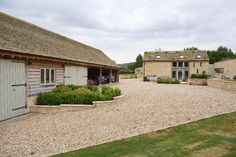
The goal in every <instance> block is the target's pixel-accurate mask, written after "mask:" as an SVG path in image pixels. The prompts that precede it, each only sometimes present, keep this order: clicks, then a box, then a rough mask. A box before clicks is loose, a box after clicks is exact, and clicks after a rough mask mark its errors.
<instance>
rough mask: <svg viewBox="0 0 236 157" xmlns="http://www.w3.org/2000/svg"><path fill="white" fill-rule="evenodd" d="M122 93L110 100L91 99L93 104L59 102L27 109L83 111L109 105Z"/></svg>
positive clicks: (46, 111) (50, 111)
mask: <svg viewBox="0 0 236 157" xmlns="http://www.w3.org/2000/svg"><path fill="white" fill-rule="evenodd" d="M123 96H124V95H120V96H117V97H114V98H113V100H110V101H93V104H61V105H58V106H56V105H54V106H50V105H30V106H29V111H30V112H33V113H59V112H71V111H84V110H88V109H92V108H95V107H100V106H106V105H110V104H112V103H114V102H116V101H117V100H119V99H120V98H122V97H123Z"/></svg>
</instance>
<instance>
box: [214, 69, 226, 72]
mask: <svg viewBox="0 0 236 157" xmlns="http://www.w3.org/2000/svg"><path fill="white" fill-rule="evenodd" d="M215 72H216V73H224V68H215Z"/></svg>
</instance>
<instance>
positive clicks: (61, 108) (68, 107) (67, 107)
mask: <svg viewBox="0 0 236 157" xmlns="http://www.w3.org/2000/svg"><path fill="white" fill-rule="evenodd" d="M93 107H95V105H75V104H73V105H72V104H62V105H58V106H48V105H31V106H29V110H30V112H34V113H58V112H68V111H83V110H87V109H90V108H93Z"/></svg>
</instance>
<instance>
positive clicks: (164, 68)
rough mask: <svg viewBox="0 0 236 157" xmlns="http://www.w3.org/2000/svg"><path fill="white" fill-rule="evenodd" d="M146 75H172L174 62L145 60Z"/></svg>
mask: <svg viewBox="0 0 236 157" xmlns="http://www.w3.org/2000/svg"><path fill="white" fill-rule="evenodd" d="M143 66H144V76H150V75H156V76H157V77H169V78H170V77H171V68H172V62H144V65H143Z"/></svg>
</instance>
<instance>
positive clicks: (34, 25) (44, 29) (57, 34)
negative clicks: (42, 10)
mask: <svg viewBox="0 0 236 157" xmlns="http://www.w3.org/2000/svg"><path fill="white" fill-rule="evenodd" d="M0 14H3V15H4V16H8V17H10V18H12V19H14V20H17V21H20V22H22V23H25V24H27V25H31V26H33V27H36V28H37V29H40V30H42V31H46V32H48V33H50V34H52V35H56V36H59V37H60V38H64V39H66V40H69V41H72V42H76V43H79V44H81V45H83V46H86V47H89V48H92V49H96V50H99V51H102V50H100V49H98V48H95V47H93V46H89V45H87V44H84V43H82V42H79V41H77V40H75V39H71V38H69V37H66V36H65V35H62V34H60V33H58V32H54V31H51V30H49V29H46V28H43V27H41V26H38V25H36V24H34V23H31V22H28V21H26V20H23V19H20V18H17V17H14V16H12V15H9V14H6V13H3V12H1V11H0Z"/></svg>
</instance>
